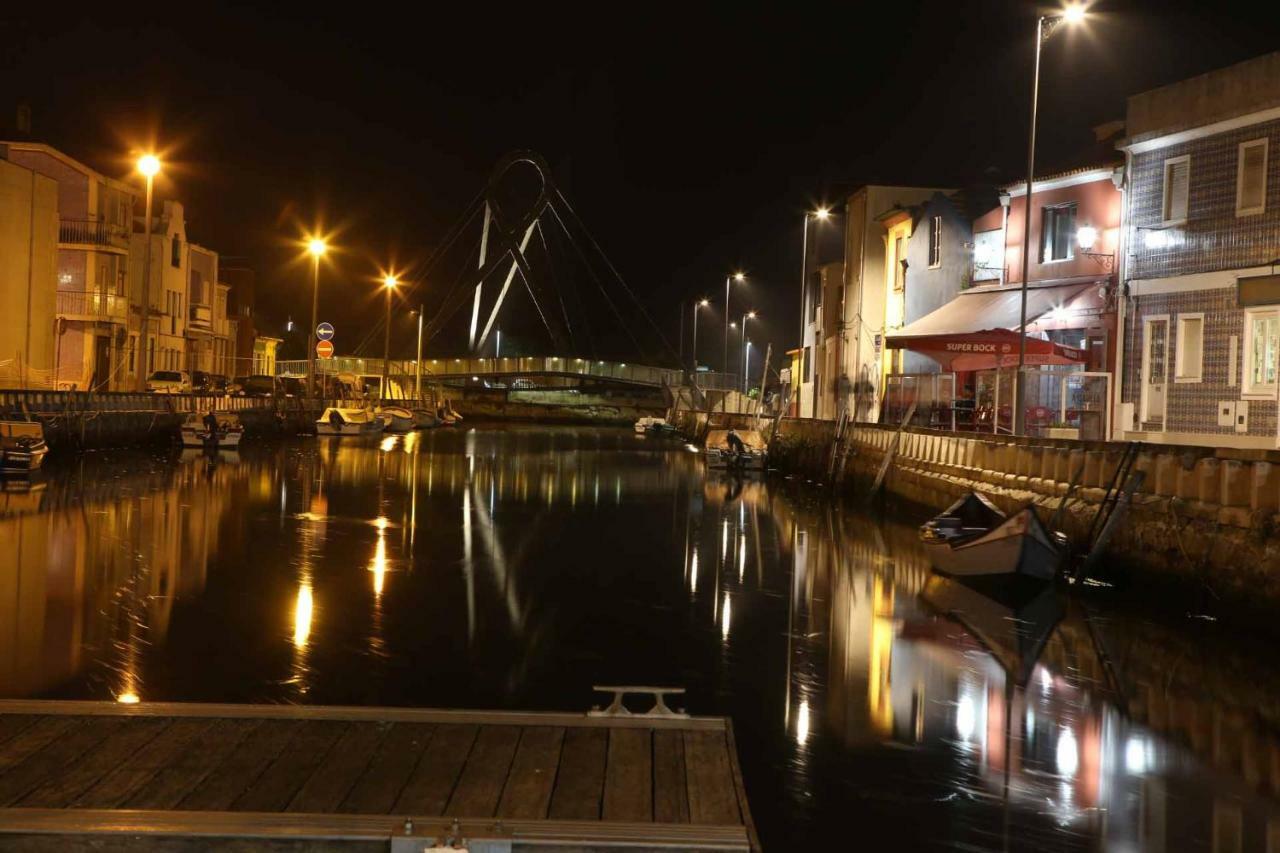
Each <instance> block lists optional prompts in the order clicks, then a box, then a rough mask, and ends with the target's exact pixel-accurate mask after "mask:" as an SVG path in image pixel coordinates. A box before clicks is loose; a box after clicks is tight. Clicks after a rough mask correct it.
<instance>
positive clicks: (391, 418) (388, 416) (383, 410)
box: [377, 406, 416, 433]
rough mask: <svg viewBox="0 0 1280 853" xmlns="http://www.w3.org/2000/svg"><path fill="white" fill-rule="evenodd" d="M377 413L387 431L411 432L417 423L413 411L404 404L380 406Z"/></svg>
mask: <svg viewBox="0 0 1280 853" xmlns="http://www.w3.org/2000/svg"><path fill="white" fill-rule="evenodd" d="M377 414H378V417H380V418H382V423H383V425H384V427H385V429H386V431H387V432H396V433H401V432H410V431H412V430H413V428H414V426H415V425H416V419H415V418H414V416H413V412H411V411H409V410H408V409H406V408H404V407H403V406H379V407H378V412H377Z"/></svg>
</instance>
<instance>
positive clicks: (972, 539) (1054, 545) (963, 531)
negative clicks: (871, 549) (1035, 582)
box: [920, 492, 1066, 580]
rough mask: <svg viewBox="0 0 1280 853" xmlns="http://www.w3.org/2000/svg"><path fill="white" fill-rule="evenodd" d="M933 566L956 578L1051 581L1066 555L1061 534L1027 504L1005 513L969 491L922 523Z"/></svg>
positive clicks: (922, 535) (927, 550) (921, 535)
mask: <svg viewBox="0 0 1280 853" xmlns="http://www.w3.org/2000/svg"><path fill="white" fill-rule="evenodd" d="M920 541H921V542H923V543H924V548H925V552H926V553H927V554H928V555H929V559H930V561H931V562H932V563H933V566H934V568H936V569H937V570H938V571H940V572H943V573H944V574H949V575H954V576H956V577H982V576H988V575H1025V576H1027V577H1032V578H1039V579H1041V580H1052V579H1053V577H1054V575H1055V574H1057V571H1058V567H1059V565H1060V564H1061V562H1062V559H1063V557H1064V555H1065V547H1066V542H1065V539H1064V537H1062V536H1061V534H1053V533H1050V532H1049V531H1048V530H1047V529H1046V528H1045V526H1044V524H1043V523H1042V522H1041V521H1040V518H1039V516H1037V515H1036V513H1035V510H1034V509H1033V508H1032V507H1030V506H1026V507H1023V508H1022V509H1021V510H1019V511H1018V512H1016V513H1015V514H1014V515H1012V516H1010V517H1008V518H1006V517H1005V515H1004V513H1002V512H1001V511H1000V510H999V509H997V508H996V507H995V506H994V505H993V504H992V503H991V501H989V500H987V498H985V497H984V496H982V495H980V494H978V493H977V492H970V493H969V494H967V495H965V496H964V497H963V498H961V499H960V500H958V501H956V502H955V503H954V504H952V505H951V506H949V507H947V508H946V509H945V510H943V511H942V512H941V513H940V514H938V515H937V516H935V517H934V518H932V519H930V520H929V521H927V522H925V524H924V525H923V526H922V527H921V528H920Z"/></svg>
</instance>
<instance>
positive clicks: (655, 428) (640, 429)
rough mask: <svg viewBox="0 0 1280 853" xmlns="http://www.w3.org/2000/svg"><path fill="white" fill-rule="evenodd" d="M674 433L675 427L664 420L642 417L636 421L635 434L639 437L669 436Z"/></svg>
mask: <svg viewBox="0 0 1280 853" xmlns="http://www.w3.org/2000/svg"><path fill="white" fill-rule="evenodd" d="M675 431H676V428H675V426H674V425H672V424H669V423H667V419H666V418H654V417H643V418H639V419H638V420H637V421H636V432H637V433H639V434H640V435H649V434H653V435H670V434H672V433H674V432H675Z"/></svg>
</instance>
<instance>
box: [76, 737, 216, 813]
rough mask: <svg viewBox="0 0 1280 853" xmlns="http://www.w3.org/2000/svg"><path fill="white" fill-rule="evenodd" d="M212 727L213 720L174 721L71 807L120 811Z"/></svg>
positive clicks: (78, 798)
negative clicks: (143, 787)
mask: <svg viewBox="0 0 1280 853" xmlns="http://www.w3.org/2000/svg"><path fill="white" fill-rule="evenodd" d="M212 726H213V722H212V721H211V720H172V721H171V722H170V723H169V725H168V727H167V728H166V729H165V730H164V731H163V732H161V733H160V734H159V735H158V736H157V737H156V738H155V740H153V741H151V742H150V743H148V744H147V745H146V746H144V747H143V748H142V749H141V750H139V751H138V752H137V753H136V754H135V755H134V756H133V757H132V758H129V759H127V760H126V761H124V762H122V763H121V764H120V766H119V767H117V768H116V769H115V770H113V771H111V772H110V773H108V774H107V775H105V776H103V777H102V779H101V780H99V781H98V783H97V784H95V785H93V786H92V787H90V788H89V789H88V790H87V791H85V792H84V793H82V794H81V795H80V796H79V797H77V798H76V799H75V800H74V801H73V802H72V805H73V806H74V807H76V808H91V809H109V808H118V807H119V806H121V805H122V804H124V803H125V802H126V801H127V800H128V799H129V798H130V797H132V796H133V795H134V794H136V793H138V791H140V790H141V789H142V786H143V785H145V784H146V783H147V782H148V781H150V780H151V777H153V776H155V775H156V773H158V772H160V770H161V769H162V768H164V767H167V766H169V765H170V764H172V763H173V762H174V761H176V760H177V759H178V758H179V756H181V755H182V754H183V753H184V752H186V751H187V750H188V749H189V748H191V745H192V743H193V742H194V741H195V739H196V738H197V737H199V736H201V735H203V734H204V733H205V732H207V731H208V730H209V729H210V728H211V727H212Z"/></svg>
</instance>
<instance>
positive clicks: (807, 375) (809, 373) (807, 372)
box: [801, 347, 813, 382]
mask: <svg viewBox="0 0 1280 853" xmlns="http://www.w3.org/2000/svg"><path fill="white" fill-rule="evenodd" d="M810 349H811V348H810V347H805V348H804V352H803V353H802V354H801V360H802V361H804V369H803V370H802V371H801V374H802V375H803V376H804V381H805V382H812V381H813V356H812V354H811V353H810Z"/></svg>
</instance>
